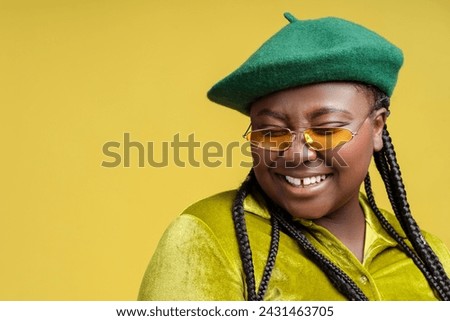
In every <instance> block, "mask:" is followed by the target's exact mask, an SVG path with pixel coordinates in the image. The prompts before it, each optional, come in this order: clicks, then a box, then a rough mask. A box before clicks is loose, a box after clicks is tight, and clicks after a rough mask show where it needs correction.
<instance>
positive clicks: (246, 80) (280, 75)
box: [208, 13, 403, 115]
mask: <svg viewBox="0 0 450 321" xmlns="http://www.w3.org/2000/svg"><path fill="white" fill-rule="evenodd" d="M284 16H285V17H286V18H287V19H288V20H289V22H290V23H289V24H288V25H287V26H285V27H284V28H282V29H281V30H280V31H279V32H277V33H276V34H275V35H273V36H272V37H271V38H270V39H269V40H267V41H266V42H265V43H264V44H263V45H262V46H261V47H260V48H259V49H258V50H257V51H256V52H255V53H254V54H253V55H252V56H250V58H249V59H248V60H247V61H246V62H244V63H243V64H242V65H241V66H240V67H239V68H238V69H237V70H235V71H234V72H232V73H231V74H230V75H228V76H227V77H225V78H224V79H222V80H221V81H219V82H218V83H217V84H215V85H214V86H213V87H212V88H211V89H210V90H209V91H208V98H209V99H210V100H212V101H213V102H216V103H218V104H221V105H224V106H227V107H230V108H232V109H235V110H237V111H239V112H241V113H243V114H246V115H248V114H249V107H250V105H251V104H252V103H253V102H254V101H256V100H257V99H259V98H261V97H264V96H266V95H268V94H271V93H274V92H276V91H280V90H283V89H288V88H292V87H296V86H301V85H307V84H313V83H319V82H326V81H357V82H363V83H366V84H371V85H375V86H376V87H378V88H379V89H381V90H382V91H384V92H385V93H386V94H387V95H389V96H390V95H391V94H392V92H393V90H394V87H395V84H396V82H397V75H398V71H399V69H400V67H401V65H402V63H403V54H402V51H401V50H400V49H399V48H397V47H396V46H394V45H393V44H391V43H390V42H389V41H387V40H386V39H384V38H383V37H381V36H380V35H378V34H376V33H374V32H373V31H370V30H368V29H367V28H365V27H363V26H360V25H358V24H355V23H353V22H350V21H346V20H343V19H339V18H334V17H328V18H321V19H315V20H297V19H296V18H295V17H293V16H292V15H291V14H289V13H285V14H284Z"/></svg>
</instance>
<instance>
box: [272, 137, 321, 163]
mask: <svg viewBox="0 0 450 321" xmlns="http://www.w3.org/2000/svg"><path fill="white" fill-rule="evenodd" d="M280 156H281V157H283V158H284V160H285V162H286V163H290V164H296V165H300V164H302V163H306V162H311V161H314V160H316V159H317V152H316V151H315V150H313V149H311V148H309V147H308V145H307V144H306V142H305V137H304V135H303V133H299V134H296V135H295V137H294V140H293V142H292V144H291V146H290V147H289V148H288V149H287V150H285V151H283V152H281V153H280Z"/></svg>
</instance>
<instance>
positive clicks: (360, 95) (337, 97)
mask: <svg viewBox="0 0 450 321" xmlns="http://www.w3.org/2000/svg"><path fill="white" fill-rule="evenodd" d="M371 100H373V99H371V97H370V95H369V94H368V91H367V90H366V89H364V87H362V86H360V85H356V84H354V83H344V82H330V83H320V84H313V85H308V86H302V87H297V88H292V89H287V90H283V91H280V92H277V93H274V94H271V95H268V96H266V97H263V98H261V99H259V100H258V101H256V102H255V103H253V104H252V106H251V109H250V117H251V118H252V119H253V118H257V117H262V116H268V117H270V116H273V117H276V116H277V115H278V116H280V117H286V118H291V117H295V118H298V117H301V118H306V119H309V118H311V117H320V116H323V115H326V114H342V115H347V116H348V115H353V116H358V115H360V114H361V115H364V114H366V113H367V111H368V110H369V108H370V106H371V104H372V101H371Z"/></svg>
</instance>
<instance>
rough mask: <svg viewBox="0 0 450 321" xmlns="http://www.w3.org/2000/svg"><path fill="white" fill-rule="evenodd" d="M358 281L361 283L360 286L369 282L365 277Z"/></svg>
mask: <svg viewBox="0 0 450 321" xmlns="http://www.w3.org/2000/svg"><path fill="white" fill-rule="evenodd" d="M359 280H360V281H361V283H362V284H367V282H369V279H368V278H367V276H365V275H361V277H360V278H359Z"/></svg>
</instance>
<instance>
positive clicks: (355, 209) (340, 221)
mask: <svg viewBox="0 0 450 321" xmlns="http://www.w3.org/2000/svg"><path fill="white" fill-rule="evenodd" d="M315 223H316V224H318V225H320V226H322V227H324V228H326V229H327V230H329V231H330V232H331V233H332V234H333V235H334V236H336V237H337V238H338V239H339V240H340V241H341V242H342V243H343V244H344V245H345V246H346V247H347V248H348V249H349V250H350V251H351V252H352V253H353V254H354V255H355V257H356V258H357V259H358V260H359V261H360V262H362V260H363V258H364V238H365V230H366V222H365V218H364V212H363V210H362V208H361V206H360V205H359V200H358V199H357V198H356V199H353V200H351V201H349V203H348V204H346V205H345V206H343V207H341V209H340V210H339V212H335V213H332V214H329V215H327V216H325V217H322V218H320V219H317V220H315Z"/></svg>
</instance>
